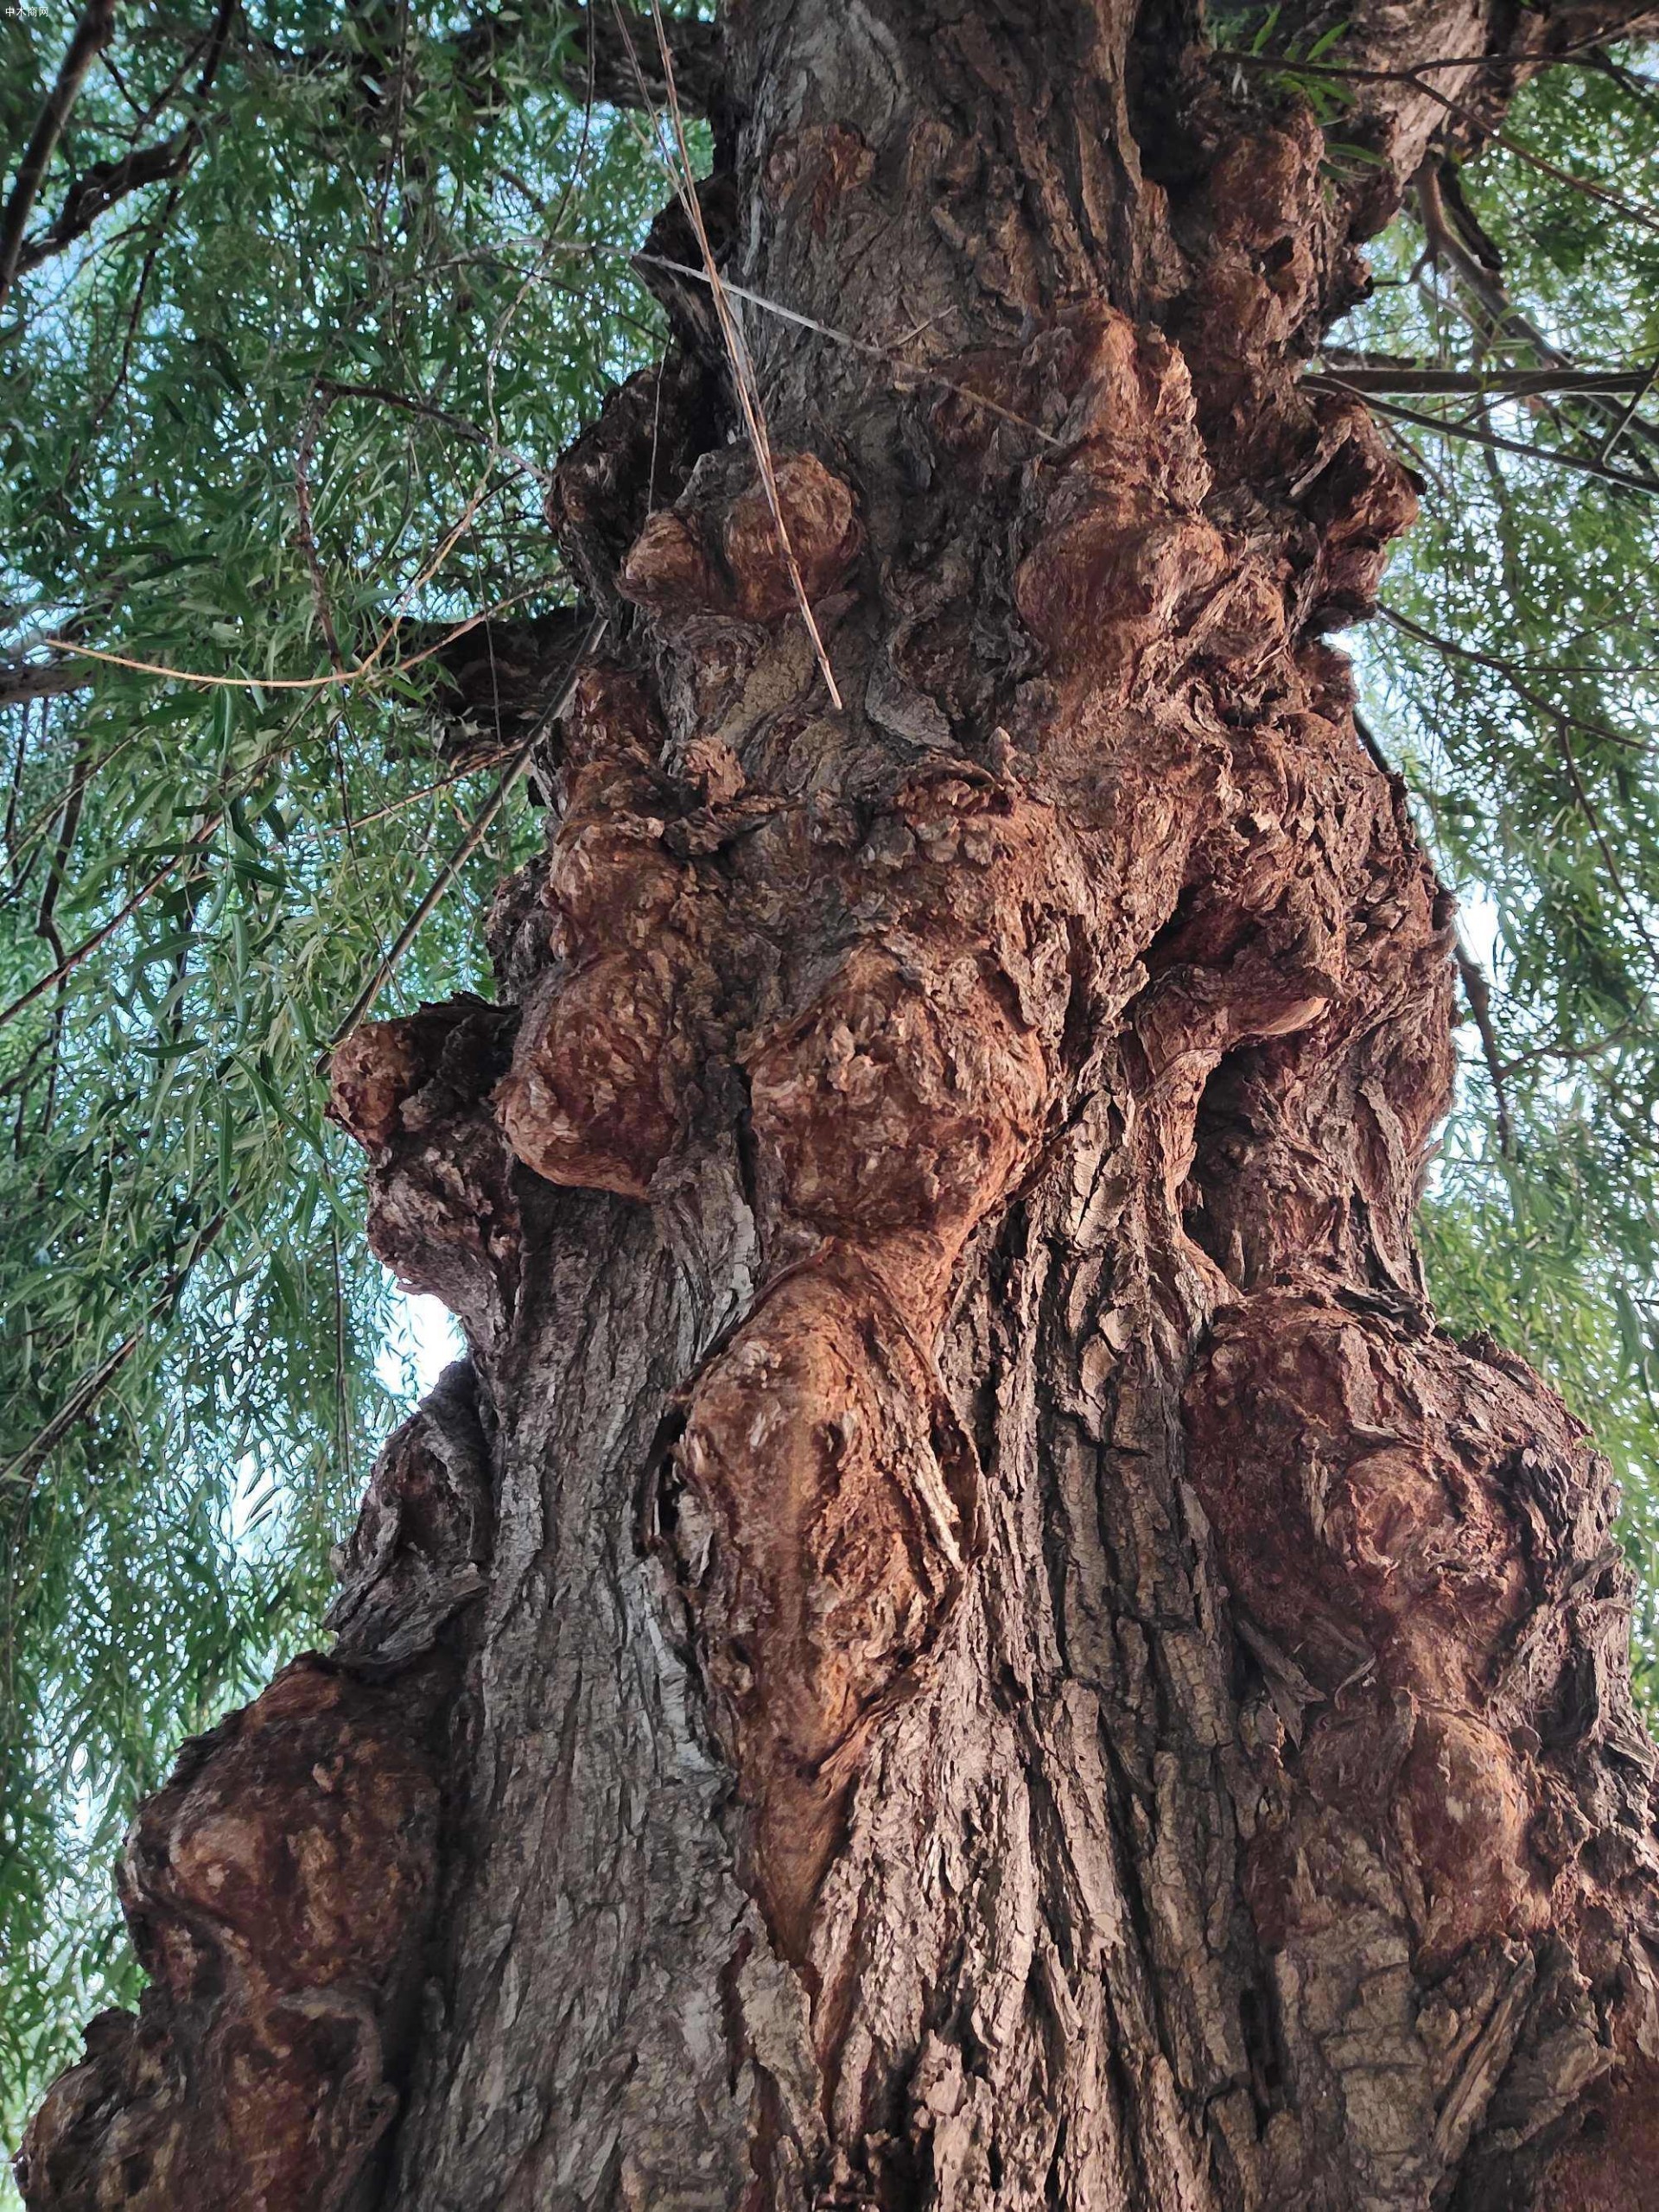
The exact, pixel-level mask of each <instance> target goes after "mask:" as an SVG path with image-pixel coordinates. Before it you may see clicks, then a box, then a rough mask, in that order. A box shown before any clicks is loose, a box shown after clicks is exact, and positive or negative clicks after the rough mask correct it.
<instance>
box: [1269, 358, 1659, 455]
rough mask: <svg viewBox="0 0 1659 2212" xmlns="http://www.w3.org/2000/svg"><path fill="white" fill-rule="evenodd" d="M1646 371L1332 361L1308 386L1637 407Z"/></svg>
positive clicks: (1647, 380)
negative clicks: (1326, 382)
mask: <svg viewBox="0 0 1659 2212" xmlns="http://www.w3.org/2000/svg"><path fill="white" fill-rule="evenodd" d="M1654 373H1655V372H1654V371H1653V370H1652V369H1651V368H1647V369H1570V368H1554V367H1551V368H1541V369H1435V368H1430V367H1429V366H1428V365H1427V363H1424V362H1418V361H1399V362H1395V361H1389V362H1377V363H1372V362H1365V361H1352V362H1351V361H1345V360H1342V359H1336V360H1333V361H1332V363H1331V365H1330V366H1329V367H1328V368H1324V369H1312V370H1310V371H1309V372H1308V379H1307V380H1308V381H1309V382H1318V381H1319V379H1320V378H1326V377H1329V378H1338V379H1339V380H1340V381H1341V382H1342V383H1343V384H1344V385H1347V387H1348V389H1349V390H1350V391H1363V392H1365V393H1367V394H1369V393H1371V392H1377V391H1381V392H1390V391H1407V392H1410V391H1421V392H1454V393H1459V394H1461V393H1464V392H1469V393H1472V394H1474V395H1475V396H1477V397H1484V396H1485V395H1486V394H1488V393H1496V394H1501V395H1503V397H1505V398H1516V399H1527V398H1534V397H1548V396H1550V395H1552V394H1554V393H1556V392H1566V393H1573V392H1592V393H1593V392H1602V393H1605V394H1607V395H1608V396H1609V397H1619V396H1620V395H1622V394H1623V393H1625V392H1634V393H1635V395H1636V397H1637V401H1638V402H1639V401H1640V400H1641V398H1642V397H1643V394H1644V393H1645V392H1646V391H1648V390H1649V387H1650V386H1651V385H1652V384H1653V381H1654ZM1604 458H1605V456H1604Z"/></svg>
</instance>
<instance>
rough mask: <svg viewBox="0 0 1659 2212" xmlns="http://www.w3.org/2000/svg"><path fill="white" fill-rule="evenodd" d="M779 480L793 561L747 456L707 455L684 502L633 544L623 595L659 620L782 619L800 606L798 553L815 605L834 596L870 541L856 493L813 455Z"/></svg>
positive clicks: (795, 458) (779, 469)
mask: <svg viewBox="0 0 1659 2212" xmlns="http://www.w3.org/2000/svg"><path fill="white" fill-rule="evenodd" d="M774 480H775V484H776V488H777V494H778V513H779V515H781V517H782V519H783V524H784V527H785V531H787V533H788V538H789V547H788V552H787V554H786V553H785V549H784V546H783V543H782V542H781V540H780V538H779V531H778V519H777V516H775V515H774V513H773V510H772V500H771V498H770V496H769V494H768V493H767V491H766V487H765V486H764V485H763V484H761V483H760V482H759V481H757V480H755V477H754V470H753V463H752V462H751V461H750V460H749V458H748V456H747V454H738V453H729V452H728V453H720V454H705V456H704V457H703V459H702V461H700V462H699V463H698V465H697V467H696V470H695V471H694V472H693V474H692V478H691V481H690V485H689V486H687V488H686V490H685V492H684V493H683V495H682V497H681V499H679V501H678V502H677V505H675V506H673V507H671V508H666V509H663V510H661V511H659V512H658V513H656V514H654V515H652V517H651V518H650V519H649V520H648V521H647V522H646V524H645V527H644V529H643V530H642V531H640V533H639V537H637V538H635V540H634V542H633V544H632V547H631V548H630V550H629V552H628V555H627V557H626V560H625V561H624V562H623V563H622V568H621V572H620V576H619V578H618V582H619V585H620V589H621V593H622V595H623V597H624V598H625V599H628V600H632V601H633V603H634V605H635V606H637V607H645V608H648V609H649V610H650V611H651V612H652V613H654V614H658V615H664V616H670V617H679V618H683V617H686V616H691V615H713V616H715V617H718V618H721V619H723V620H728V621H733V622H747V623H755V624H766V623H772V622H777V621H779V620H781V619H782V618H783V616H785V614H787V613H790V612H791V610H792V609H793V608H794V607H797V606H798V604H799V602H798V599H797V597H796V592H795V585H794V582H793V579H792V578H791V574H790V559H791V556H792V558H793V561H794V563H795V567H796V569H797V570H798V573H799V575H800V579H801V584H802V588H803V589H804V592H805V594H806V597H807V599H808V601H810V602H813V603H816V602H817V601H819V600H821V599H823V598H826V597H827V596H828V595H829V593H830V592H832V591H833V590H834V589H835V588H836V585H837V584H839V583H840V582H842V578H843V577H844V576H845V575H846V574H847V572H848V570H849V569H850V568H851V567H852V565H853V563H854V562H855V560H856V559H857V557H858V555H859V551H860V549H861V546H862V544H863V542H864V539H863V531H862V529H861V525H860V524H859V520H858V515H857V510H856V505H855V500H854V498H853V493H852V488H851V486H849V485H848V484H845V483H843V482H842V479H841V478H840V477H839V476H836V475H835V474H832V473H831V471H830V470H829V469H828V468H826V467H825V466H824V464H823V461H820V460H819V459H818V458H817V454H810V453H802V454H790V455H788V456H787V457H786V458H785V459H783V460H781V461H779V462H778V463H777V465H776V467H775V470H774Z"/></svg>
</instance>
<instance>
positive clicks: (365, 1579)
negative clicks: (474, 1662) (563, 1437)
mask: <svg viewBox="0 0 1659 2212" xmlns="http://www.w3.org/2000/svg"><path fill="white" fill-rule="evenodd" d="M492 1537H493V1498H492V1491H491V1480H490V1458H489V1446H488V1443H487V1441H486V1438H485V1434H484V1431H483V1427H482V1426H481V1424H480V1420H479V1409H478V1396H477V1388H476V1384H475V1382H474V1374H473V1369H472V1366H471V1363H470V1362H468V1361H465V1360H457V1361H455V1362H454V1363H453V1364H452V1365H451V1366H449V1367H447V1368H446V1369H445V1370H444V1371H443V1373H442V1376H440V1377H439V1379H438V1383H437V1387H436V1389H435V1390H434V1391H433V1392H432V1393H431V1395H429V1397H428V1398H427V1399H426V1400H425V1401H424V1402H423V1404H422V1405H421V1407H420V1409H419V1410H418V1412H416V1414H413V1415H412V1416H411V1418H410V1420H408V1421H405V1422H404V1425H403V1427H401V1428H398V1429H395V1430H394V1431H393V1432H392V1433H391V1436H390V1437H388V1438H387V1440H386V1442H385V1446H383V1447H382V1449H381V1452H380V1455H379V1457H378V1459H376V1461H375V1463H374V1471H373V1472H372V1475H371V1476H370V1478H369V1487H368V1490H367V1491H366V1493H365V1496H364V1499H363V1503H362V1506H361V1508H360V1510H359V1513H358V1517H357V1526H356V1528H355V1529H353V1532H352V1535H351V1536H350V1537H349V1539H348V1540H347V1541H346V1543H344V1544H343V1545H340V1546H337V1547H336V1548H335V1551H334V1572H335V1573H336V1575H337V1576H338V1577H339V1579H340V1583H341V1585H342V1588H341V1590H340V1595H339V1596H338V1597H337V1598H336V1599H335V1600H334V1604H333V1605H332V1606H331V1607H330V1608H329V1611H328V1614H327V1619H326V1620H325V1622H324V1626H325V1627H327V1628H328V1629H330V1630H333V1632H334V1656H335V1658H336V1659H337V1660H339V1661H340V1662H343V1663H346V1664H347V1665H350V1666H351V1667H353V1668H354V1669H359V1670H361V1671H367V1672H372V1673H374V1674H376V1675H378V1674H379V1673H381V1672H383V1671H385V1670H386V1669H396V1668H399V1667H403V1666H405V1665H407V1664H408V1662H410V1660H411V1659H413V1658H416V1657H417V1656H419V1655H420V1653H422V1652H423V1651H426V1650H429V1649H431V1647H432V1645H433V1644H434V1643H435V1642H436V1640H437V1637H438V1635H439V1632H440V1630H442V1628H443V1626H444V1624H446V1623H447V1622H448V1620H450V1619H451V1618H453V1616H454V1614H455V1613H457V1612H458V1611H460V1610H461V1607H462V1606H463V1605H466V1604H467V1601H468V1600H469V1599H472V1598H474V1597H476V1596H477V1595H478V1593H479V1592H480V1591H481V1590H483V1589H484V1588H485V1587H486V1583H487V1580H488V1568H489V1562H490V1552H491V1544H492Z"/></svg>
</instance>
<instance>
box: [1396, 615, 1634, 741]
mask: <svg viewBox="0 0 1659 2212" xmlns="http://www.w3.org/2000/svg"><path fill="white" fill-rule="evenodd" d="M1376 611H1377V613H1379V614H1380V615H1381V616H1382V617H1383V620H1384V621H1385V622H1389V623H1392V624H1393V626H1394V627H1395V629H1396V630H1400V631H1402V632H1404V633H1405V635H1406V636H1407V637H1408V638H1415V639H1417V641H1418V642H1419V644H1420V645H1429V646H1432V647H1433V650H1434V651H1435V652H1438V653H1444V654H1446V656H1447V657H1448V658H1450V659H1452V660H1466V661H1470V662H1472V663H1473V664H1474V665H1475V666H1476V667H1477V668H1490V669H1491V671H1492V672H1493V674H1494V675H1496V676H1501V677H1503V681H1504V682H1505V683H1507V684H1508V685H1509V687H1510V690H1512V691H1513V692H1514V693H1515V695H1516V697H1517V698H1518V699H1524V700H1525V702H1526V703H1527V704H1528V706H1529V707H1534V708H1535V709H1537V711H1538V712H1539V713H1540V714H1541V715H1548V717H1549V718H1550V720H1551V721H1554V722H1564V723H1567V724H1570V725H1571V726H1572V727H1573V728H1574V729H1579V730H1582V731H1583V733H1584V734H1585V735H1586V737H1599V738H1601V739H1603V740H1604V741H1605V742H1606V743H1607V744H1609V745H1618V746H1622V747H1624V748H1625V750H1626V751H1627V752H1632V753H1645V752H1646V751H1647V749H1648V748H1647V747H1646V746H1645V744H1643V741H1642V740H1641V739H1640V738H1636V737H1626V736H1625V735H1624V733H1623V732H1622V731H1620V730H1616V729H1610V728H1608V727H1607V725H1606V724H1605V722H1592V721H1586V720H1585V719H1584V717H1583V716H1582V715H1572V714H1569V713H1568V712H1567V709H1566V708H1565V707H1562V706H1560V705H1558V704H1557V703H1556V702H1555V701H1554V699H1551V698H1548V697H1547V696H1545V694H1544V693H1543V692H1541V691H1535V690H1533V689H1532V686H1531V685H1530V684H1529V683H1523V682H1522V679H1521V677H1519V676H1517V675H1516V671H1515V667H1514V664H1513V663H1511V662H1510V661H1507V660H1505V659H1504V658H1503V656H1502V655H1501V654H1499V653H1488V652H1481V651H1480V650H1479V649H1478V647H1477V646H1474V645H1459V644H1458V643H1457V642H1456V640H1455V639H1451V638H1442V637H1440V636H1439V635H1438V634H1437V633H1436V632H1434V631H1433V630H1427V629H1425V628H1424V626H1423V625H1422V624H1421V622H1416V621H1414V620H1412V618H1411V616H1410V615H1409V614H1402V613H1400V611H1399V609H1398V608H1397V607H1388V606H1379V607H1377V610H1376ZM1646 672H1647V671H1643V670H1636V669H1633V670H1601V669H1595V668H1590V667H1585V668H1574V667H1572V666H1568V667H1565V668H1547V669H1545V670H1543V671H1541V673H1543V674H1544V675H1547V676H1568V675H1574V676H1586V675H1619V674H1628V675H1641V674H1644V673H1646Z"/></svg>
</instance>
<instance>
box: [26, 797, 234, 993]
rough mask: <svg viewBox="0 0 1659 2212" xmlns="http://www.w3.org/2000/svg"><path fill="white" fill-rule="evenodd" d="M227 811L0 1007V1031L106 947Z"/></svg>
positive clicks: (213, 816)
mask: <svg viewBox="0 0 1659 2212" xmlns="http://www.w3.org/2000/svg"><path fill="white" fill-rule="evenodd" d="M227 811H228V810H227V809H226V808H225V807H220V808H219V810H217V811H216V812H215V813H213V814H210V815H209V816H208V817H207V820H206V821H205V822H204V823H202V824H201V826H200V829H197V830H196V832H195V833H194V836H192V837H190V838H189V840H188V842H186V843H185V844H182V845H181V846H180V848H179V849H178V851H177V852H176V853H175V854H174V855H173V857H172V858H171V860H169V861H167V862H166V863H165V864H164V865H163V866H162V867H161V868H157V869H156V873H155V874H154V875H152V876H151V877H150V878H149V880H148V881H147V882H145V883H144V884H143V885H142V886H141V887H139V889H138V890H137V891H135V892H134V893H133V894H132V896H131V898H130V899H128V900H127V902H126V904H125V905H124V906H122V907H121V908H120V909H119V911H118V912H116V913H114V914H112V915H111V918H110V919H109V920H108V921H107V922H105V923H104V924H103V925H101V927H99V928H98V929H95V930H94V931H92V935H91V936H90V937H87V938H82V939H81V941H80V943H79V944H78V945H77V946H76V947H75V949H74V950H73V952H72V953H70V954H69V955H68V957H67V958H66V959H63V960H60V961H59V963H58V964H57V966H56V967H55V968H54V969H52V971H51V972H50V974H49V975H45V976H41V978H40V980H39V981H38V982H33V983H31V984H30V985H29V988H28V989H27V990H26V991H22V992H20V993H19V995H17V997H16V998H15V999H13V1001H12V1002H11V1004H10V1006H9V1007H3V1008H0V1029H3V1028H5V1027H6V1026H7V1025H8V1023H10V1022H12V1021H15V1020H16V1018H17V1016H18V1015H19V1014H22V1013H23V1012H24V1011H25V1009H26V1008H27V1007H31V1006H33V1005H34V1003H35V1000H36V999H38V998H42V997H44V995H46V993H47V992H48V991H49V990H53V989H55V988H56V987H57V986H58V985H59V984H60V983H62V982H67V979H68V978H69V977H70V976H73V974H74V972H75V970H76V969H77V968H79V966H80V965H81V963H82V962H83V961H86V960H87V959H90V958H91V957H92V954H93V953H94V952H96V951H97V950H98V948H99V945H101V944H106V943H107V942H108V941H109V939H110V938H112V937H113V936H114V935H115V932H116V931H117V930H118V929H119V928H120V926H121V925H122V924H123V922H124V921H126V920H128V919H129V918H130V917H131V916H132V915H133V914H135V913H137V911H138V909H139V907H140V906H143V903H144V901H145V899H148V898H149V897H150V896H151V895H152V894H153V893H156V892H157V891H159V890H160V889H161V887H162V884H164V883H165V882H166V881H167V879H168V876H170V875H171V874H173V873H174V871H175V869H176V868H178V867H179V866H180V865H181V863H182V862H183V861H186V860H188V858H189V856H190V855H191V854H192V853H193V852H199V851H200V849H201V847H202V846H203V845H205V844H207V842H209V841H210V840H211V839H212V838H213V836H215V835H216V834H217V832H218V830H219V824H220V823H222V822H223V821H224V819H225V817H226V812H227Z"/></svg>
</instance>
